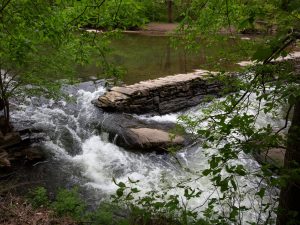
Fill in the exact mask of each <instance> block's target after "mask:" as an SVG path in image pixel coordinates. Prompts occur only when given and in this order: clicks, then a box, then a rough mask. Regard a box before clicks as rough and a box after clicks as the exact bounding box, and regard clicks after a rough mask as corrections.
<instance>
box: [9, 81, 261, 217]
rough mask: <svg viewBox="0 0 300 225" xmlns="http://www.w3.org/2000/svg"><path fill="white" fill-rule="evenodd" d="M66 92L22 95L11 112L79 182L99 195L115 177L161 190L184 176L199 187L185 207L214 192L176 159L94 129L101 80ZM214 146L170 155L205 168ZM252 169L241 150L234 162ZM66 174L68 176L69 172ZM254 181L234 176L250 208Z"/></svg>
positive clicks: (158, 118) (162, 118) (254, 165)
mask: <svg viewBox="0 0 300 225" xmlns="http://www.w3.org/2000/svg"><path fill="white" fill-rule="evenodd" d="M66 91H68V92H69V93H70V96H72V97H74V102H68V103H67V102H65V101H60V102H58V103H54V102H53V101H47V100H45V99H37V98H32V99H30V98H28V99H26V101H25V102H23V104H20V105H15V110H14V113H13V115H12V118H13V120H14V121H18V123H21V124H23V125H24V126H26V125H27V126H30V127H34V128H36V129H38V130H43V131H44V132H45V134H46V135H47V140H46V141H44V143H43V146H44V147H45V148H46V149H47V150H49V151H50V152H52V153H53V155H54V158H56V160H60V161H63V162H64V164H69V165H70V168H76V170H78V171H79V174H80V177H79V179H81V178H82V180H81V182H80V185H83V186H86V187H90V188H94V189H95V190H96V191H98V192H99V193H101V195H103V196H109V195H110V194H113V193H114V192H115V191H116V189H117V186H116V185H115V184H114V183H113V182H112V178H116V179H117V181H122V182H125V183H126V182H127V181H128V178H130V179H132V180H139V182H138V183H137V184H136V185H137V187H138V188H139V189H140V190H142V192H141V193H140V194H143V193H145V192H147V191H150V190H165V189H167V188H168V187H170V186H172V185H176V184H177V183H178V182H180V181H182V180H185V179H187V178H192V179H193V181H192V182H190V183H189V185H190V186H191V187H192V188H199V189H200V190H202V191H203V194H202V195H201V198H199V199H197V200H195V201H192V202H190V203H189V204H190V206H191V207H197V206H199V205H202V204H203V203H205V201H206V199H207V198H208V197H209V196H212V197H213V196H215V197H217V194H218V193H216V192H215V189H214V187H213V185H212V184H211V182H210V180H209V178H208V177H201V176H199V174H196V173H191V172H187V171H186V170H184V169H183V168H182V167H181V166H180V165H179V164H178V163H177V160H176V159H175V158H174V157H172V156H170V155H166V154H155V153H145V154H141V153H136V152H130V151H126V150H124V149H123V148H120V147H118V146H116V145H115V144H113V143H110V142H108V140H107V135H106V134H105V133H102V134H100V133H99V132H98V131H97V129H96V127H97V126H99V125H100V124H101V121H99V119H98V118H99V114H100V113H102V112H100V110H99V109H98V108H96V107H94V106H93V105H92V104H91V100H93V99H96V98H97V97H98V96H99V95H101V94H103V93H104V92H105V88H104V87H103V86H101V85H99V84H98V85H96V86H93V85H91V83H88V85H87V84H82V85H79V86H77V87H70V88H67V89H66ZM190 112H191V113H196V112H197V113H199V110H198V109H197V107H195V108H193V109H191V110H190ZM178 115H180V113H174V114H168V115H164V116H145V115H142V116H139V118H141V119H144V120H155V121H163V122H165V121H170V122H176V120H177V117H178ZM214 151H215V150H213V149H210V150H209V151H208V150H205V151H204V149H202V148H201V147H199V146H198V145H195V146H192V147H189V148H185V149H182V150H181V151H179V152H178V153H177V154H176V157H177V159H178V160H179V161H180V163H181V164H182V165H183V167H185V168H190V169H191V170H192V171H201V170H203V169H206V168H208V164H207V154H211V153H213V152H214ZM234 163H240V164H243V165H245V166H246V167H247V168H251V169H253V170H255V169H258V168H259V165H258V164H257V162H256V161H255V160H253V159H251V158H250V157H247V156H246V155H242V154H241V157H240V160H239V161H238V162H234ZM70 179H72V178H71V177H70ZM259 181H260V180H259V179H258V178H255V177H251V182H252V183H251V182H250V181H249V180H246V178H242V179H241V180H240V182H241V184H242V185H241V186H243V185H245V186H244V187H242V188H241V191H242V193H243V194H244V195H245V196H243V199H242V201H243V203H245V204H246V205H248V206H249V207H250V208H251V207H253V206H252V204H253V201H254V199H255V198H256V197H255V196H253V193H252V194H251V191H249V190H251V188H253V187H255V185H256V184H257V183H258V182H259ZM170 193H176V194H179V195H183V190H181V189H179V188H177V189H176V188H175V189H172V190H171V191H170ZM255 209H256V208H255V206H254V207H253V210H250V211H249V212H247V213H245V215H244V218H243V220H245V221H246V220H251V221H257V218H258V217H262V218H263V217H264V216H265V215H264V214H262V215H259V214H258V213H257V212H256V211H255Z"/></svg>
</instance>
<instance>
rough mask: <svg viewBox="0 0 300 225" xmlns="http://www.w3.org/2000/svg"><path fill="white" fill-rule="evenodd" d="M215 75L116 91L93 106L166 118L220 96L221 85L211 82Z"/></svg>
mask: <svg viewBox="0 0 300 225" xmlns="http://www.w3.org/2000/svg"><path fill="white" fill-rule="evenodd" d="M211 75H212V73H211V72H208V71H197V72H195V73H190V74H178V75H174V76H168V77H163V78H159V79H156V80H149V81H142V82H139V83H137V84H133V85H129V86H123V87H113V88H111V89H110V90H109V91H108V92H106V93H105V94H104V95H103V96H101V97H99V98H98V99H97V100H94V101H93V104H95V105H96V106H98V107H100V108H102V109H103V110H105V111H112V112H128V113H137V114H142V113H149V112H153V113H159V114H166V113H170V112H175V111H179V110H181V109H183V108H186V107H190V106H195V105H197V104H199V103H200V102H201V101H202V100H203V97H197V96H199V95H201V96H203V95H213V96H218V95H219V93H220V92H221V84H220V83H218V82H217V81H212V80H211V79H210V77H211Z"/></svg>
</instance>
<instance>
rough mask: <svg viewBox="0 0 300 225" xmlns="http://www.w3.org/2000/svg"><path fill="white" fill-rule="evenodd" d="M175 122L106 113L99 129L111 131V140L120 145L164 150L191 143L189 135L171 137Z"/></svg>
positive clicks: (138, 148) (140, 148)
mask: <svg viewBox="0 0 300 225" xmlns="http://www.w3.org/2000/svg"><path fill="white" fill-rule="evenodd" d="M173 128H175V124H173V123H158V122H155V121H151V122H148V121H144V120H140V119H138V118H136V117H134V116H132V115H128V114H117V113H114V114H104V115H103V118H101V126H100V127H99V130H101V131H102V132H103V131H104V132H107V133H109V139H110V141H111V142H113V143H115V144H116V145H118V146H121V147H124V148H127V149H131V150H141V151H154V150H159V151H162V150H163V151H164V150H167V148H168V147H171V146H183V145H187V144H189V143H190V140H189V139H188V136H187V135H176V136H175V137H174V138H173V139H172V138H171V137H170V135H169V134H170V133H171V131H172V129H173Z"/></svg>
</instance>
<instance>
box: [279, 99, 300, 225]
mask: <svg viewBox="0 0 300 225" xmlns="http://www.w3.org/2000/svg"><path fill="white" fill-rule="evenodd" d="M299 165H300V98H298V99H297V102H296V104H295V107H294V115H293V119H292V124H291V127H290V129H289V132H288V140H287V150H286V154H285V158H284V168H285V169H286V170H287V171H289V175H290V176H291V177H290V178H289V179H288V180H287V182H286V185H285V186H284V187H282V188H281V192H280V200H279V212H278V216H277V225H286V224H291V225H292V224H300V174H299V171H298V172H296V173H295V169H298V170H299V168H300V166H299ZM292 174H293V175H292Z"/></svg>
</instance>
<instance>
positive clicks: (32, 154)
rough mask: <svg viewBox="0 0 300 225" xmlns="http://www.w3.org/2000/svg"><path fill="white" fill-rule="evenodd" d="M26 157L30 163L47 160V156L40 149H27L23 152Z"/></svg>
mask: <svg viewBox="0 0 300 225" xmlns="http://www.w3.org/2000/svg"><path fill="white" fill-rule="evenodd" d="M23 152H24V156H25V158H26V159H28V160H29V161H39V160H43V159H45V157H46V156H45V154H44V152H43V151H41V150H40V149H38V148H33V147H31V148H27V149H24V150H23Z"/></svg>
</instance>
